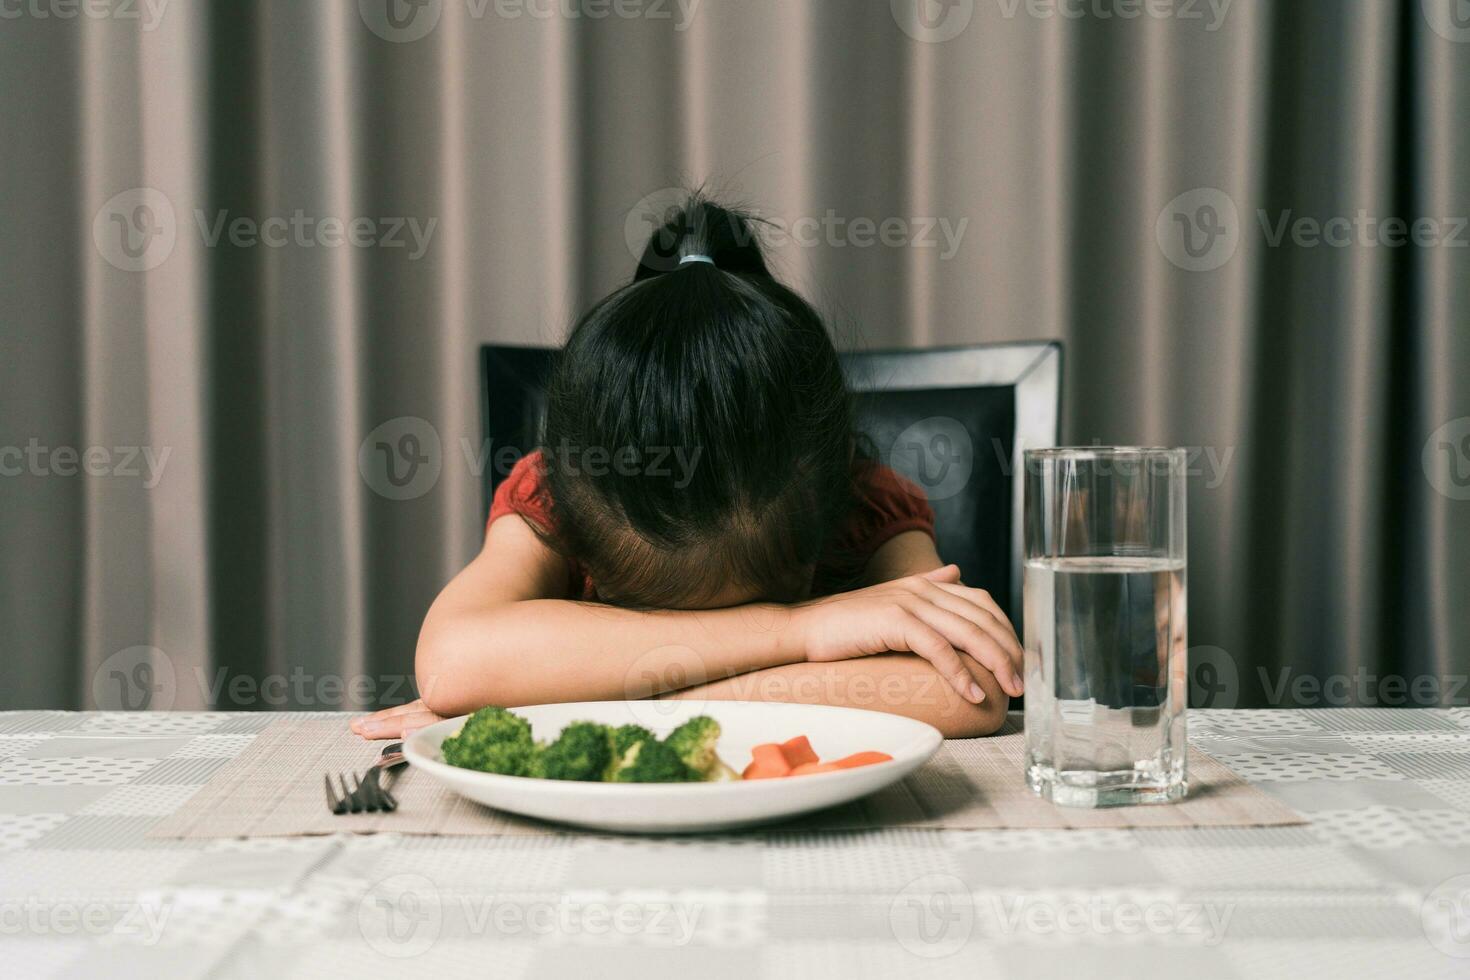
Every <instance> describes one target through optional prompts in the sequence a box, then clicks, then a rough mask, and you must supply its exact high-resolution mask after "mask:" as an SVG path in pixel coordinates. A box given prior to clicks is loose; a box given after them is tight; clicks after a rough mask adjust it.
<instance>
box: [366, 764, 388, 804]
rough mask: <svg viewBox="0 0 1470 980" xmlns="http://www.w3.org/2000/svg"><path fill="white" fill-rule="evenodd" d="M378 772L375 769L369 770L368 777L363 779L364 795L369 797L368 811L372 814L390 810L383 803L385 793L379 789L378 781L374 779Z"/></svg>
mask: <svg viewBox="0 0 1470 980" xmlns="http://www.w3.org/2000/svg"><path fill="white" fill-rule="evenodd" d="M376 772H377V770H375V769H369V770H368V771H367V775H366V776H364V777H363V778H362V793H363V795H364V796H366V797H367V804H368V810H369V812H372V813H377V812H378V811H379V810H386V809H388V804H387V803H385V802H383V793H382V790H381V789H380V788H379V787H378V781H377V779H375V778H374V773H376Z"/></svg>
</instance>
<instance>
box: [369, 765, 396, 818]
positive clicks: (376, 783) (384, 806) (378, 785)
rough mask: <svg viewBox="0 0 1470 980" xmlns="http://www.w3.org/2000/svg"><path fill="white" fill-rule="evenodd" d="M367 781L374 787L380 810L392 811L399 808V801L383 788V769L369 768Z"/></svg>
mask: <svg viewBox="0 0 1470 980" xmlns="http://www.w3.org/2000/svg"><path fill="white" fill-rule="evenodd" d="M366 782H367V783H368V784H369V785H370V786H371V787H372V792H373V799H374V800H375V801H376V802H377V804H378V809H379V810H384V811H386V812H388V813H392V812H393V811H394V810H396V809H398V801H397V800H395V799H394V798H393V797H392V795H391V794H390V793H389V792H388V791H387V790H386V789H384V788H383V770H381V769H369V770H368V774H367V780H366Z"/></svg>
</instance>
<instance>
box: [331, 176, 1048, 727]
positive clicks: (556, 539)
mask: <svg viewBox="0 0 1470 980" xmlns="http://www.w3.org/2000/svg"><path fill="white" fill-rule="evenodd" d="M852 418H853V410H852V402H851V398H850V396H849V394H848V391H847V388H846V385H845V382H844V380H843V375H842V370H841V367H840V365H839V362H838V358H837V353H836V351H835V349H834V348H833V346H832V342H831V339H830V338H829V336H828V333H827V330H826V328H825V327H824V325H823V323H822V321H821V318H820V317H819V316H818V315H817V313H816V311H815V310H813V309H812V307H811V306H810V305H809V304H807V303H806V301H804V300H803V299H802V298H801V297H799V296H798V295H797V294H796V293H794V292H793V291H791V290H790V289H788V288H786V287H785V286H783V285H782V284H781V283H779V282H777V281H776V279H775V278H773V277H772V276H771V274H770V272H769V271H767V269H766V263H765V259H764V257H763V255H762V253H761V249H760V245H759V244H758V241H757V238H756V235H755V233H754V231H753V228H752V223H751V220H750V219H749V218H747V217H746V216H744V215H741V214H739V213H737V212H735V211H733V210H729V209H726V208H723V207H720V206H718V205H716V204H713V203H710V202H708V201H706V200H703V199H702V198H700V197H699V196H697V195H696V196H694V197H692V198H691V200H690V201H689V203H688V205H687V206H686V207H685V208H683V209H682V210H681V211H680V212H679V213H678V214H676V215H675V216H673V217H672V218H671V219H670V220H669V221H668V222H667V223H666V224H665V225H664V226H663V227H662V228H660V229H659V230H658V231H656V232H655V233H654V235H653V237H652V239H651V240H650V241H649V243H648V246H647V248H646V249H645V251H644V254H643V259H642V261H641V262H640V263H639V266H638V271H637V273H636V274H635V275H634V277H633V281H632V282H631V283H629V284H628V285H626V286H623V287H622V288H620V289H617V290H615V291H614V292H613V293H612V294H611V295H610V296H608V297H607V298H606V299H604V300H602V301H601V302H600V303H598V304H597V305H596V306H595V307H594V308H593V309H592V310H591V311H590V312H588V313H587V314H586V315H585V316H584V317H583V318H582V320H581V321H580V322H579V323H578V324H577V326H576V329H575V330H574V331H573V332H572V335H571V338H570V339H569V340H568V341H567V344H566V347H565V348H564V349H563V350H562V351H561V352H560V354H559V356H558V360H557V363H556V365H555V367H554V369H553V372H552V377H551V380H550V382H549V385H548V390H547V410H546V428H545V436H544V439H543V441H542V447H543V448H542V450H541V451H540V452H537V453H533V454H531V455H528V456H526V457H525V458H524V459H522V460H521V461H520V462H519V463H518V464H517V465H516V466H515V468H514V469H513V470H512V471H511V472H510V474H509V475H508V476H507V477H506V479H505V480H504V482H502V483H501V485H500V486H499V487H498V488H497V489H496V492H495V498H494V501H493V502H492V506H491V509H490V522H489V526H488V528H487V530H486V534H485V544H484V547H483V548H482V549H481V551H480V554H479V556H478V557H476V558H475V559H474V560H473V561H472V562H471V563H470V565H469V567H467V568H466V569H465V570H464V571H462V572H460V573H459V575H457V576H455V578H454V580H453V581H451V582H450V583H449V584H448V585H447V586H446V587H445V588H444V591H443V592H441V593H440V594H439V597H438V599H436V600H435V601H434V604H433V606H432V607H431V608H430V610H429V613H428V616H427V617H426V618H425V620H424V626H423V630H422V632H421V634H420V636H419V645H418V653H417V658H416V662H415V671H416V674H417V681H418V687H419V691H420V693H421V694H422V697H421V699H420V700H418V701H414V702H412V703H410V704H405V705H401V706H399V707H395V708H389V709H387V710H385V711H380V712H378V713H376V714H374V715H369V716H367V717H364V718H359V719H357V720H356V721H354V722H353V729H354V731H356V732H358V733H359V734H360V735H362V736H364V737H366V738H397V737H400V736H402V735H403V734H405V733H407V732H409V731H412V730H413V729H416V728H421V727H423V726H424V725H428V724H431V723H433V722H435V721H437V720H439V719H440V718H441V717H448V716H453V715H458V714H463V713H466V712H469V711H473V710H475V709H476V708H480V707H482V706H485V705H500V706H503V707H514V706H517V705H526V704H538V703H546V702H558V701H595V700H621V699H631V698H642V697H670V698H702V699H739V700H781V701H801V702H806V703H820V704H837V705H850V706H854V707H863V708H871V709H875V710H879V711H890V712H894V713H897V714H903V715H908V716H910V717H913V718H918V719H921V720H923V721H927V722H929V723H930V724H932V725H934V726H936V727H937V728H939V729H940V731H942V732H943V733H944V734H945V735H946V736H949V737H969V736H976V735H987V734H990V733H991V732H993V731H995V730H996V728H998V727H999V726H1000V724H1001V722H1002V721H1003V720H1004V717H1005V711H1006V706H1007V703H1008V702H1007V696H1008V695H1009V696H1016V695H1019V694H1020V693H1021V673H1020V663H1021V648H1020V645H1019V644H1018V643H1017V640H1016V635H1015V631H1014V629H1013V628H1012V626H1011V624H1010V622H1009V621H1008V620H1007V618H1006V616H1005V614H1004V613H1003V612H1002V611H1001V609H1000V607H999V606H998V605H996V603H995V601H994V600H993V599H992V598H991V597H990V595H989V594H987V593H986V592H984V591H983V590H981V589H972V588H968V587H966V586H965V585H964V584H963V583H962V582H961V581H960V579H959V570H958V569H957V568H956V567H955V566H953V565H944V564H943V563H942V562H941V560H940V557H939V555H938V554H937V553H936V551H935V547H934V537H933V535H934V514H933V511H932V510H931V509H930V507H929V504H928V502H927V501H926V500H925V499H924V497H923V494H922V491H920V490H919V489H918V488H917V487H916V486H914V485H913V484H912V483H910V482H908V481H907V480H905V479H903V478H902V477H900V476H899V475H897V474H896V473H894V472H893V471H892V470H890V469H888V468H887V467H885V466H883V465H881V464H879V463H877V462H875V461H874V460H872V459H870V458H867V456H866V455H865V453H864V452H863V451H862V445H861V440H860V439H859V438H858V437H857V435H856V434H855V433H854V431H853V421H852ZM661 458H662V463H660V462H659V461H660V459H661ZM676 459H677V460H679V461H681V464H682V465H674V464H673V463H672V462H671V461H672V460H676Z"/></svg>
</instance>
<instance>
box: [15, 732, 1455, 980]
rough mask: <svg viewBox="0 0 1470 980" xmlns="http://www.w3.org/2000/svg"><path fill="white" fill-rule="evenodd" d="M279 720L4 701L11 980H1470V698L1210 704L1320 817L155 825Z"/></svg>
mask: <svg viewBox="0 0 1470 980" xmlns="http://www.w3.org/2000/svg"><path fill="white" fill-rule="evenodd" d="M270 720H271V716H270V715H268V714H239V713H236V714H224V713H196V714H189V713H68V712H17V713H0V828H3V833H0V972H3V973H4V974H5V975H8V976H16V977H31V976H53V975H54V976H98V975H104V976H109V977H117V976H132V975H136V976H139V977H156V976H162V975H169V976H173V975H178V976H205V975H209V976H226V977H228V976H241V977H258V976H262V975H267V974H268V975H270V976H272V977H277V978H284V977H289V976H303V977H310V976H320V975H323V974H334V975H352V974H353V973H354V972H356V974H357V975H359V976H370V975H371V976H399V975H410V976H415V975H421V974H424V973H427V972H429V971H435V972H437V973H439V974H440V975H454V974H458V973H473V974H474V975H476V976H491V977H497V978H501V977H563V976H566V977H579V978H587V980H593V978H597V980H601V978H604V977H621V976H629V977H633V976H637V977H649V976H679V977H689V978H695V977H700V978H702V977H727V976H728V977H738V978H740V980H751V978H756V977H796V978H801V980H814V978H819V977H827V976H831V977H844V978H846V977H854V976H881V977H895V976H900V975H903V976H906V975H910V974H912V975H916V976H955V977H965V978H967V980H974V978H979V977H1000V978H1006V980H1010V978H1016V977H1031V976H1035V977H1046V978H1052V977H1063V978H1068V980H1072V978H1081V977H1087V976H1114V975H1121V976H1128V977H1131V978H1147V977H1155V976H1157V977H1161V978H1164V977H1167V978H1170V980H1177V978H1188V980H1210V978H1215V977H1240V978H1257V977H1263V976H1289V977H1293V978H1310V977H1323V978H1329V980H1342V978H1346V977H1358V976H1381V977H1385V978H1387V977H1392V978H1399V977H1416V978H1429V977H1457V978H1465V977H1470V709H1463V708H1456V709H1449V710H1444V711H1430V710H1392V709H1381V710H1379V709H1326V710H1294V711H1284V710H1280V711H1196V712H1192V713H1191V715H1190V737H1191V740H1192V742H1193V743H1194V744H1196V745H1197V746H1199V747H1200V748H1203V749H1205V750H1206V751H1208V752H1210V753H1211V754H1213V755H1215V756H1216V757H1217V758H1219V759H1221V760H1222V761H1223V762H1225V763H1226V764H1227V765H1229V766H1231V767H1232V768H1234V769H1235V770H1236V771H1237V772H1238V773H1240V774H1241V775H1242V776H1244V777H1245V778H1247V779H1249V780H1250V781H1252V782H1253V783H1256V784H1257V785H1259V786H1260V787H1262V788H1263V789H1264V790H1266V791H1267V792H1268V793H1271V794H1272V795H1274V796H1277V797H1279V798H1280V799H1282V800H1283V801H1285V802H1286V803H1288V804H1290V805H1291V806H1293V807H1295V808H1297V809H1298V810H1299V811H1301V812H1302V813H1304V814H1305V815H1306V816H1308V817H1309V818H1310V819H1311V820H1312V823H1311V825H1310V826H1304V827H1283V828H1241V829H1214V830H1184V831H1181V830H1152V831H1151V830H1107V831H964V832H958V831H955V832H934V831H890V832H879V833H864V834H813V835H789V834H787V835H769V836H767V835H760V834H742V835H730V836H721V837H691V838H664V839H637V838H618V837H604V836H593V835H581V834H568V835H566V836H558V837H550V838H506V839H497V838H458V839H408V838H398V837H396V836H393V835H383V836H377V837H359V838H352V837H348V836H345V835H344V836H336V837H325V838H309V839H293V840H250V841H233V840H230V841H160V840H152V839H149V838H147V837H146V833H147V831H148V828H149V827H150V826H151V825H152V824H153V823H154V822H156V821H157V820H158V819H159V818H160V817H161V816H163V815H165V814H168V813H170V812H172V811H173V809H174V808H175V807H177V806H178V805H179V804H181V803H182V802H183V801H184V800H186V799H188V798H189V796H190V795H192V794H193V793H194V792H195V791H196V790H197V789H198V788H199V787H200V786H201V785H203V784H204V783H205V782H206V781H208V779H209V777H210V775H211V774H212V773H213V772H214V771H215V770H216V769H218V768H219V767H220V766H222V765H224V763H225V762H226V761H228V760H229V759H230V758H231V757H232V756H233V755H234V754H235V753H237V752H239V751H240V750H241V749H242V748H243V747H244V746H245V745H247V744H248V743H249V741H250V739H251V738H253V737H254V735H255V733H256V732H258V731H260V729H261V728H263V727H264V726H266V725H267V724H269V723H270ZM1017 778H1018V779H1019V778H1020V774H1019V773H1018V774H1017ZM383 970H391V971H394V972H393V973H392V974H383V973H381V972H377V971H383ZM358 971H360V972H358ZM368 971H374V972H373V973H371V974H370V973H369V972H368ZM405 971H406V973H405Z"/></svg>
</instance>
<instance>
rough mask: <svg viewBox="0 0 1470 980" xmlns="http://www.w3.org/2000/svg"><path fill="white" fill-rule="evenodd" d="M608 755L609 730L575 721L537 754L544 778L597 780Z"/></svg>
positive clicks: (591, 723)
mask: <svg viewBox="0 0 1470 980" xmlns="http://www.w3.org/2000/svg"><path fill="white" fill-rule="evenodd" d="M612 758H613V752H612V733H611V732H610V731H609V730H608V728H607V726H606V725H599V724H597V723H596V722H591V721H575V722H572V723H571V724H570V725H568V726H567V727H566V728H565V729H563V730H562V733H561V736H560V737H559V738H558V739H557V740H556V741H555V742H553V743H552V744H551V745H549V746H547V748H546V750H545V751H544V752H542V753H541V766H542V771H543V773H544V774H545V776H546V778H547V779H576V780H582V781H590V782H597V781H598V780H600V779H602V778H603V775H604V773H606V772H607V768H608V764H609V763H610V762H611V761H612Z"/></svg>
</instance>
